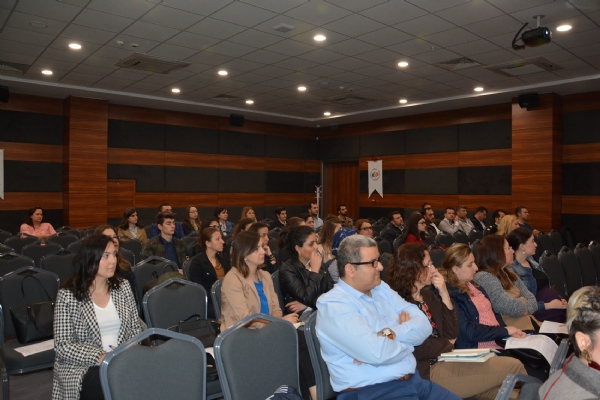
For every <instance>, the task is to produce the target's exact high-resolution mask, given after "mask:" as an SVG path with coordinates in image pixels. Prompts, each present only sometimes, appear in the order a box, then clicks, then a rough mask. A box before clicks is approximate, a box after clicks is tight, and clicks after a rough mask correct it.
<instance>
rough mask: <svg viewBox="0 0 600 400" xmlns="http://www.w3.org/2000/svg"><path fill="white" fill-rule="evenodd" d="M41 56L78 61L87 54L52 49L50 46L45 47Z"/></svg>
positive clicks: (83, 58)
mask: <svg viewBox="0 0 600 400" xmlns="http://www.w3.org/2000/svg"><path fill="white" fill-rule="evenodd" d="M41 57H44V58H54V59H57V60H65V61H70V62H76V63H80V62H82V61H83V60H85V59H86V58H87V55H85V54H83V53H76V52H74V51H68V50H60V49H54V48H52V47H47V48H46V51H44V53H43V54H42V55H41Z"/></svg>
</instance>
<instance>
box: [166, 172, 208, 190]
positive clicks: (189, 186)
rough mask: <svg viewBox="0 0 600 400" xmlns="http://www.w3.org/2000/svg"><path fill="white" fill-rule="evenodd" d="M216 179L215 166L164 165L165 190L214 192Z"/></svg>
mask: <svg viewBox="0 0 600 400" xmlns="http://www.w3.org/2000/svg"><path fill="white" fill-rule="evenodd" d="M218 179H219V174H218V170H217V169H216V168H191V167H165V192H167V193H168V192H186V193H194V192H196V193H215V192H217V191H218V188H219V183H218Z"/></svg>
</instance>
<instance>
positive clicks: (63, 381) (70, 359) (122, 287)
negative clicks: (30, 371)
mask: <svg viewBox="0 0 600 400" xmlns="http://www.w3.org/2000/svg"><path fill="white" fill-rule="evenodd" d="M116 271H117V250H116V248H115V244H114V242H113V240H112V239H111V238H110V237H108V236H106V235H96V234H94V235H92V236H90V237H89V238H87V239H85V240H84V241H83V243H82V245H81V248H80V249H79V252H78V253H77V256H76V257H75V259H74V261H73V273H72V275H71V276H70V277H69V278H68V279H67V281H66V282H65V283H64V285H63V287H62V289H61V290H59V292H58V296H57V299H56V305H55V312H54V350H55V352H56V357H55V361H54V382H53V388H52V399H54V400H65V399H67V400H70V399H82V400H86V399H103V398H104V396H103V393H102V387H101V385H100V374H99V365H100V363H102V360H104V357H106V354H107V353H108V352H110V351H112V350H113V349H114V348H115V347H117V346H119V345H120V344H122V343H123V342H125V341H127V340H129V339H131V338H132V337H134V336H135V335H137V334H138V333H140V332H141V331H142V327H141V325H140V320H139V317H138V312H137V309H136V306H135V300H134V298H133V293H132V291H131V287H130V286H129V283H128V282H127V281H126V280H123V279H121V278H120V277H119V276H118V274H116Z"/></svg>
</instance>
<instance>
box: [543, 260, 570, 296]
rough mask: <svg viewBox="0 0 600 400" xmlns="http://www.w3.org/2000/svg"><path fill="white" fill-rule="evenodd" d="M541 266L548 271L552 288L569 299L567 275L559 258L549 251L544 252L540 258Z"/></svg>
mask: <svg viewBox="0 0 600 400" xmlns="http://www.w3.org/2000/svg"><path fill="white" fill-rule="evenodd" d="M540 265H541V266H542V268H543V269H544V271H546V274H547V275H548V280H549V281H550V287H551V288H553V289H554V290H556V291H557V292H558V294H560V295H561V296H562V297H565V298H566V297H567V286H566V280H565V273H564V272H563V268H562V264H561V263H560V260H559V259H558V257H556V256H555V255H554V254H552V253H551V252H549V251H544V253H543V254H542V256H541V257H540Z"/></svg>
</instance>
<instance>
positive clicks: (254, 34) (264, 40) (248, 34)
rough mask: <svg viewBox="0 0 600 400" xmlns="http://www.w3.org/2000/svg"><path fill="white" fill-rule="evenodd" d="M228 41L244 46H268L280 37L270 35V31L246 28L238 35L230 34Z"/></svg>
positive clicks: (279, 39)
mask: <svg viewBox="0 0 600 400" xmlns="http://www.w3.org/2000/svg"><path fill="white" fill-rule="evenodd" d="M227 40H229V41H230V42H234V43H238V44H243V45H245V46H252V47H258V46H269V45H272V44H275V43H277V42H279V41H281V40H283V39H282V38H281V37H279V36H277V35H272V34H270V33H266V32H262V31H258V30H256V29H248V30H246V31H244V32H242V33H240V34H238V35H235V36H232V37H230V38H229V39H227Z"/></svg>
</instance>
